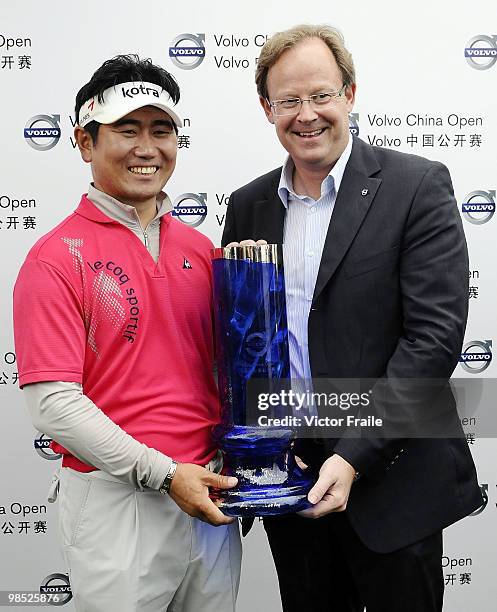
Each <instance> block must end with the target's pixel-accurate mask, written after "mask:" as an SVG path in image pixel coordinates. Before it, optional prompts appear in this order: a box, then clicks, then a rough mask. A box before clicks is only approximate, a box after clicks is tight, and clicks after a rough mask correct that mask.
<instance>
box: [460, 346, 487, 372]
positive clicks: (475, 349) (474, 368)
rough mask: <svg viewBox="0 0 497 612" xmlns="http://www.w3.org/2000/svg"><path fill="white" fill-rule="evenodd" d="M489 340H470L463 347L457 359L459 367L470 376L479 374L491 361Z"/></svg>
mask: <svg viewBox="0 0 497 612" xmlns="http://www.w3.org/2000/svg"><path fill="white" fill-rule="evenodd" d="M491 349H492V341H491V340H483V341H481V340H471V341H470V342H467V343H466V344H465V345H464V346H463V352H462V353H461V356H460V357H459V363H460V364H461V367H462V368H463V369H464V370H466V372H469V373H470V374H481V372H483V371H484V370H486V369H487V368H488V366H489V365H490V362H491V361H492V350H491Z"/></svg>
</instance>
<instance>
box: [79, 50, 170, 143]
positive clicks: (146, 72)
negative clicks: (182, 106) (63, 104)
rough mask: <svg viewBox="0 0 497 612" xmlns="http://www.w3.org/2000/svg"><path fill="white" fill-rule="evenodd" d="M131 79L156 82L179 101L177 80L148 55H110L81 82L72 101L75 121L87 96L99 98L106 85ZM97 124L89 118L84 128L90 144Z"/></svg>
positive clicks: (96, 133)
mask: <svg viewBox="0 0 497 612" xmlns="http://www.w3.org/2000/svg"><path fill="white" fill-rule="evenodd" d="M131 81H144V82H147V83H153V84H154V85H158V86H159V87H162V89H164V90H165V91H166V92H167V93H168V94H169V95H170V96H171V99H172V101H173V102H174V103H175V104H177V103H178V101H179V97H180V93H179V86H178V83H177V82H176V79H175V78H174V77H173V75H172V74H170V73H169V72H168V71H167V70H164V68H161V67H160V66H156V65H155V64H152V60H151V59H150V58H146V59H140V58H139V57H138V55H136V54H129V55H116V56H115V57H113V58H112V59H109V60H107V61H105V62H104V63H103V64H102V65H101V66H100V68H98V69H97V70H96V71H95V72H94V73H93V76H92V77H91V79H90V80H89V81H88V83H86V85H83V87H82V88H81V89H80V90H79V91H78V93H77V94H76V104H75V106H74V112H75V115H76V122H79V111H80V109H81V107H82V106H83V104H84V103H85V102H86V101H87V100H89V99H90V98H93V97H94V96H97V100H98V101H99V102H102V101H103V93H104V91H105V90H106V89H108V88H109V87H112V86H115V85H119V84H120V83H128V82H131ZM100 125H101V124H100V123H98V122H97V121H91V122H90V123H88V124H87V125H85V128H84V129H85V130H86V131H87V132H88V133H89V134H90V136H91V138H92V140H93V143H94V144H96V142H97V136H98V129H99V127H100ZM174 129H175V131H176V133H177V132H178V128H177V127H176V124H174Z"/></svg>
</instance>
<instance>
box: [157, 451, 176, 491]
mask: <svg viewBox="0 0 497 612" xmlns="http://www.w3.org/2000/svg"><path fill="white" fill-rule="evenodd" d="M177 468H178V464H177V463H176V461H174V459H172V460H171V465H170V466H169V470H168V471H167V474H166V477H165V478H164V480H163V481H162V484H161V486H160V487H159V493H162V495H167V494H168V493H169V489H170V488H171V482H172V481H173V476H174V475H175V474H176V469H177Z"/></svg>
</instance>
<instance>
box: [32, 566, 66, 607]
mask: <svg viewBox="0 0 497 612" xmlns="http://www.w3.org/2000/svg"><path fill="white" fill-rule="evenodd" d="M40 593H45V594H46V595H50V594H51V595H55V594H56V595H58V601H55V600H53V599H52V600H51V601H50V605H51V606H63V605H64V604H66V603H67V602H68V601H71V599H72V592H71V585H70V584H69V576H68V575H67V574H58V573H57V574H50V575H49V576H47V577H46V578H45V580H44V581H43V582H42V583H41V586H40Z"/></svg>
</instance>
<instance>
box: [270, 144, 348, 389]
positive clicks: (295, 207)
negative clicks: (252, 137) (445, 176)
mask: <svg viewBox="0 0 497 612" xmlns="http://www.w3.org/2000/svg"><path fill="white" fill-rule="evenodd" d="M351 150H352V138H349V141H348V143H347V146H346V147H345V150H344V152H343V153H342V155H341V156H340V157H339V158H338V160H337V161H336V163H335V165H334V166H333V168H332V169H331V172H330V173H329V174H328V176H327V177H326V178H325V179H324V181H323V182H322V183H321V197H320V198H319V199H318V200H314V199H312V198H310V197H308V196H300V195H297V194H296V193H295V192H294V190H293V178H292V177H293V170H294V164H293V161H292V159H291V157H288V158H287V160H286V162H285V164H284V166H283V169H282V172H281V178H280V182H279V186H278V195H279V197H280V199H281V201H282V202H283V205H284V206H285V208H286V209H287V211H286V217H285V226H284V230H283V264H284V271H285V285H286V305H287V317H288V341H289V350H290V375H291V377H292V379H300V380H302V379H305V380H309V379H310V378H311V367H310V363H309V346H308V334H307V322H308V319H309V312H310V308H311V303H312V296H313V294H314V286H315V285H316V279H317V275H318V270H319V264H320V262H321V255H322V253H323V247H324V242H325V239H326V234H327V232H328V226H329V224H330V219H331V215H332V214H333V208H334V206H335V201H336V197H337V193H338V190H339V189H340V183H341V181H342V177H343V173H344V171H345V166H346V165H347V162H348V161H349V157H350V153H351Z"/></svg>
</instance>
